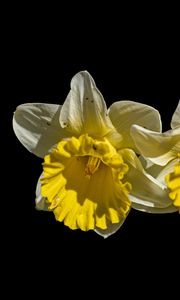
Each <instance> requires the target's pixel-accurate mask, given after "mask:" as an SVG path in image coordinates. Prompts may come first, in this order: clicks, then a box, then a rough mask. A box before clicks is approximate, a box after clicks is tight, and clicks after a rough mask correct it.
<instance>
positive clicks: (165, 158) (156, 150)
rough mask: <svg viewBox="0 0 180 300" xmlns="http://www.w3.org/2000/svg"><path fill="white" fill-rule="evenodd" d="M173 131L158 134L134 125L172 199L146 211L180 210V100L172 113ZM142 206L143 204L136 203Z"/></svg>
mask: <svg viewBox="0 0 180 300" xmlns="http://www.w3.org/2000/svg"><path fill="white" fill-rule="evenodd" d="M171 128H172V129H171V130H169V131H167V132H164V133H157V132H153V131H150V130H147V129H144V128H143V127H140V126H137V125H133V126H132V129H131V132H132V136H133V138H134V142H135V144H136V146H137V148H138V149H139V151H140V153H141V154H142V155H143V156H144V157H145V158H146V159H147V161H148V164H147V169H146V170H147V171H148V172H149V173H150V174H151V175H153V176H154V177H155V178H156V179H157V180H159V182H161V183H162V184H164V186H165V187H166V190H167V193H168V195H169V198H170V199H171V200H172V201H171V203H170V204H169V205H168V206H167V205H164V207H163V208H161V209H154V208H153V209H148V210H147V207H145V208H144V209H143V210H145V211H149V212H157V213H166V212H167V213H168V212H174V211H178V210H179V212H180V101H179V104H178V106H177V108H176V110H175V112H174V114H173V116H172V120H171ZM149 162H150V164H149ZM136 208H138V209H142V207H141V206H139V207H138V206H136Z"/></svg>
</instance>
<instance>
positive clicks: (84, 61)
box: [1, 6, 180, 281]
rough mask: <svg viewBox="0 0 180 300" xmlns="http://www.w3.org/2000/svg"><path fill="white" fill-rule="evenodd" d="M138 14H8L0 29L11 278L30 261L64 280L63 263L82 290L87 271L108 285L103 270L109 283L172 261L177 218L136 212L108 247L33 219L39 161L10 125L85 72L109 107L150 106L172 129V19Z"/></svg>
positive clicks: (44, 216) (175, 74)
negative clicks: (18, 112) (27, 106)
mask: <svg viewBox="0 0 180 300" xmlns="http://www.w3.org/2000/svg"><path fill="white" fill-rule="evenodd" d="M107 8H108V7H107ZM81 9H83V13H81ZM141 9H143V12H142V13H141V12H140V11H139V15H137V14H136V13H135V11H134V10H133V8H132V9H130V8H126V9H125V10H123V9H122V10H121V9H118V10H117V11H116V8H114V9H113V10H109V11H107V12H106V13H104V8H101V9H99V10H98V9H97V7H95V6H92V7H89V6H88V7H81V8H80V10H78V8H77V7H71V8H69V9H67V10H64V9H63V8H59V9H58V10H57V11H56V10H55V9H54V10H52V11H51V10H50V11H49V10H48V7H46V8H45V7H44V6H43V7H41V8H37V7H36V9H35V8H33V9H32V8H31V7H28V8H22V7H21V12H22V13H18V14H17V13H14V12H13V9H11V11H8V14H7V19H6V22H5V23H4V38H5V42H4V46H5V47H4V54H3V63H4V66H5V67H4V69H3V88H4V89H5V93H4V95H3V99H4V100H3V104H4V107H5V108H4V110H3V111H4V113H3V117H4V116H5V122H7V125H6V128H5V127H4V126H3V128H2V137H3V139H4V141H5V143H3V145H4V146H3V147H2V150H3V155H2V165H4V164H5V168H4V167H3V168H2V174H3V175H4V176H3V177H4V178H5V183H3V184H4V188H5V196H4V197H3V201H2V207H3V210H2V212H1V215H2V218H1V219H2V220H3V227H2V228H3V232H4V237H5V245H8V249H9V252H8V253H9V257H11V258H13V259H12V260H13V262H17V266H16V269H18V266H19V265H20V264H22V263H24V264H25V265H26V264H27V263H28V262H29V263H28V265H30V264H31V261H33V262H34V263H35V264H36V263H37V265H36V270H39V267H40V266H41V267H42V266H43V268H45V269H46V266H47V265H51V266H54V267H55V269H58V270H59V272H60V270H61V272H62V273H63V272H64V270H65V269H66V268H65V269H64V268H63V267H62V265H63V264H64V262H67V264H68V266H69V267H68V268H70V269H71V267H70V265H73V268H72V269H73V270H72V269H71V272H70V274H71V276H72V277H73V276H75V274H76V272H77V270H79V269H80V270H82V276H81V280H82V278H83V276H84V275H83V274H86V273H88V272H89V270H91V271H92V272H93V274H94V276H97V277H96V279H98V278H100V277H102V276H105V277H104V280H105V281H106V279H107V278H106V275H105V274H106V268H107V269H109V270H111V268H112V273H113V272H114V271H113V270H115V269H116V268H117V269H118V270H119V272H120V273H122V272H125V270H126V268H127V269H128V270H131V275H132V276H134V274H135V273H136V271H135V270H137V269H138V268H139V267H140V268H144V269H145V266H147V268H148V269H149V268H152V270H156V272H158V270H162V269H163V268H165V264H166V265H167V264H169V265H171V264H174V263H175V262H176V261H177V255H176V254H177V253H178V251H179V245H178V239H179V230H180V226H179V225H180V223H179V215H178V214H167V215H151V214H146V213H141V212H137V211H134V210H132V211H131V212H130V214H129V216H128V218H127V220H126V222H125V223H124V225H123V226H122V228H121V229H120V230H119V231H118V232H117V233H115V234H114V235H112V236H111V237H109V238H108V239H106V240H104V239H103V238H102V237H100V236H98V235H96V234H95V233H94V232H93V231H89V232H87V233H84V232H82V231H80V230H76V231H72V230H70V229H69V228H67V227H66V226H64V225H63V223H59V222H56V221H55V220H54V216H53V214H51V213H47V212H40V211H36V210H35V202H34V198H35V187H36V182H37V179H38V177H39V174H40V173H41V163H42V160H41V159H39V158H37V157H35V156H33V155H32V154H31V153H29V152H28V151H27V150H26V149H25V148H23V146H22V145H21V144H20V143H19V141H18V140H17V139H16V137H15V135H14V133H13V131H12V125H11V120H12V115H13V111H14V110H15V109H16V106H17V105H19V104H22V103H26V102H44V103H56V104H58V103H59V104H62V103H63V102H64V100H65V98H66V95H67V93H68V92H69V87H70V80H71V78H72V77H73V75H74V74H75V73H77V72H78V71H80V70H88V71H89V72H90V74H91V75H92V76H93V78H94V79H95V82H96V84H97V87H98V88H99V90H100V91H101V93H102V94H103V96H104V98H105V101H106V103H107V106H109V105H110V104H111V103H113V102H114V101H119V100H127V99H128V100H133V101H138V102H142V103H145V104H149V105H152V106H154V107H155V108H156V109H158V110H159V111H160V113H161V116H162V121H163V130H167V129H169V128H170V120H171V116H172V114H173V112H174V110H175V108H176V106H177V103H178V100H179V99H180V85H179V82H180V80H179V71H180V54H179V53H180V52H179V45H178V35H177V32H178V28H179V25H178V18H177V16H176V14H175V11H174V15H173V14H172V13H171V11H169V12H168V9H167V11H166V12H165V11H164V10H163V9H162V8H161V10H156V9H154V10H153V9H152V11H151V10H150V8H145V7H144V8H142V7H141ZM170 18H171V20H170ZM9 21H11V22H10V23H9ZM5 124H6V123H5ZM150 261H153V263H150ZM16 269H15V270H16ZM62 269H63V271H62ZM122 269H123V270H122ZM103 270H104V271H103ZM67 272H68V271H67ZM104 272H105V273H104ZM109 272H110V271H109ZM72 273H73V274H74V275H72ZM103 274H104V275H103ZM67 276H68V275H67ZM69 276H70V275H69ZM93 280H94V279H93Z"/></svg>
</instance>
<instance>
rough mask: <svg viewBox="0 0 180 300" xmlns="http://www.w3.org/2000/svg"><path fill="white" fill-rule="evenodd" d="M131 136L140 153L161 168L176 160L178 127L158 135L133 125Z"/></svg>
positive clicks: (178, 147) (178, 143) (178, 142)
mask: <svg viewBox="0 0 180 300" xmlns="http://www.w3.org/2000/svg"><path fill="white" fill-rule="evenodd" d="M131 135H132V137H133V139H134V143H135V145H136V147H137V148H138V150H139V151H140V153H141V154H142V155H143V156H145V157H146V158H148V159H149V160H151V161H152V162H153V163H156V164H159V165H162V166H163V165H165V164H167V163H168V162H169V161H170V160H172V159H174V158H176V156H177V153H178V152H179V151H180V127H179V128H178V127H177V128H175V129H172V130H169V131H167V132H164V133H158V132H154V131H150V130H147V129H145V128H143V127H141V126H138V125H133V126H132V127H131Z"/></svg>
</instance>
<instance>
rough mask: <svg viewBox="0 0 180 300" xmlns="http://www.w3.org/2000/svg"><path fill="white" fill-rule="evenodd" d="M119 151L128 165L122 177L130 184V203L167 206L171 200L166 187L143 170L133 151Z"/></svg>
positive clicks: (159, 206)
mask: <svg viewBox="0 0 180 300" xmlns="http://www.w3.org/2000/svg"><path fill="white" fill-rule="evenodd" d="M119 152H120V154H121V155H122V156H123V160H124V161H125V163H127V164H128V166H129V170H128V172H127V174H126V175H125V177H124V179H125V181H128V182H130V183H131V184H132V191H131V193H130V195H129V198H130V200H131V201H132V203H138V204H141V205H144V206H147V207H158V208H162V207H167V206H169V205H170V204H171V203H172V201H171V200H170V199H169V197H168V193H167V189H166V187H165V186H164V185H163V184H161V183H160V182H159V181H158V180H156V179H155V178H153V177H152V176H151V175H150V174H148V173H147V172H145V170H144V169H143V167H142V165H141V163H140V161H139V159H138V158H137V156H136V155H135V153H134V152H133V151H132V150H129V149H123V150H120V151H119Z"/></svg>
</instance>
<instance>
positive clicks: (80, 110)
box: [60, 71, 111, 137]
mask: <svg viewBox="0 0 180 300" xmlns="http://www.w3.org/2000/svg"><path fill="white" fill-rule="evenodd" d="M60 124H61V126H62V127H64V128H67V130H68V131H70V132H71V133H73V134H74V135H76V136H79V135H80V134H83V133H88V134H90V135H93V136H95V137H96V136H97V137H101V136H104V135H105V134H106V133H107V132H108V131H109V124H111V122H110V120H109V117H108V116H107V108H106V103H105V101H104V99H103V96H102V95H101V93H100V91H99V90H98V89H97V87H96V85H95V82H94V80H93V78H92V77H91V75H90V74H89V73H88V72H87V71H81V72H79V73H77V74H76V75H75V76H74V77H73V78H72V80H71V90H70V92H69V94H68V96H67V98H66V100H65V102H64V104H63V106H62V109H61V113H60Z"/></svg>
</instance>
